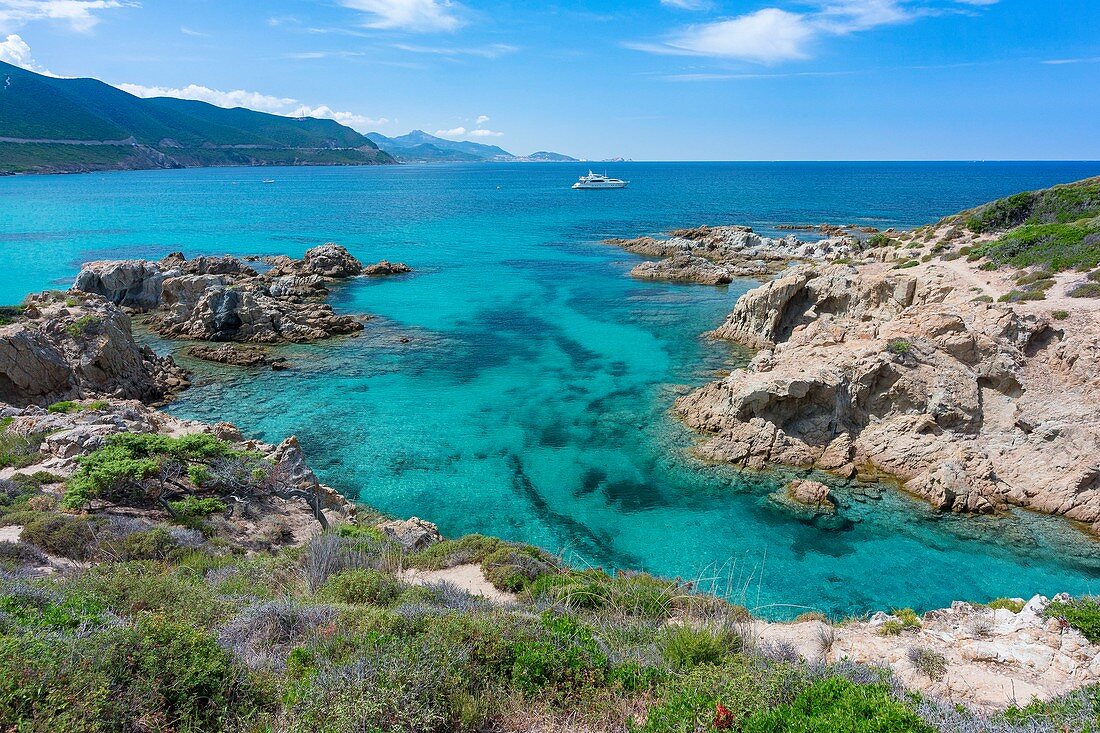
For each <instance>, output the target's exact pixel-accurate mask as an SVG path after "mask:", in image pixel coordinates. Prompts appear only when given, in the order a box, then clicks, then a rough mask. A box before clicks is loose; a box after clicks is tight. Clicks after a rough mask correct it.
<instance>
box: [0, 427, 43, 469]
mask: <svg viewBox="0 0 1100 733" xmlns="http://www.w3.org/2000/svg"><path fill="white" fill-rule="evenodd" d="M45 439H46V433H44V432H37V433H31V434H29V435H21V434H19V433H16V432H12V431H11V430H10V429H8V428H5V429H4V430H3V431H2V432H0V468H24V467H25V466H30V465H33V464H35V463H38V461H39V460H40V459H41V458H42V454H41V453H40V452H39V450H40V448H41V447H42V442H43V441H44V440H45Z"/></svg>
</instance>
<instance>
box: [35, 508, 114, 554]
mask: <svg viewBox="0 0 1100 733" xmlns="http://www.w3.org/2000/svg"><path fill="white" fill-rule="evenodd" d="M20 537H21V539H22V540H23V541H24V542H30V543H31V544H32V545H37V546H38V547H41V548H42V549H43V550H45V551H46V552H48V553H50V554H51V555H58V556H59V557H66V558H69V559H70V560H87V559H89V558H90V557H91V556H92V555H93V554H94V550H95V547H94V545H95V534H94V533H93V532H92V527H91V523H90V522H89V520H88V519H87V518H85V517H72V516H69V515H67V514H52V513H51V514H44V515H43V514H39V515H38V516H37V517H36V518H35V519H34V521H32V522H30V523H28V524H27V525H26V526H25V527H24V528H23V534H22V535H21V536H20Z"/></svg>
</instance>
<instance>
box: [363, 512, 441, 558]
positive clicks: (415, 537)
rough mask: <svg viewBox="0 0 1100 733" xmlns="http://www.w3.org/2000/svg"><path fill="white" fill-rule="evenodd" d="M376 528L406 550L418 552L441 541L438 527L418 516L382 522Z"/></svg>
mask: <svg viewBox="0 0 1100 733" xmlns="http://www.w3.org/2000/svg"><path fill="white" fill-rule="evenodd" d="M378 529H380V530H382V532H383V533H384V534H386V535H387V536H388V537H391V538H392V539H393V540H394V541H396V542H397V544H399V545H401V547H402V549H404V550H405V551H406V552H419V551H420V550H423V549H424V548H426V547H430V546H431V545H434V544H436V543H437V542H442V541H443V535H441V534H440V533H439V527H437V526H435V525H434V524H432V523H431V522H427V521H425V520H423V519H420V518H419V517H412V518H411V519H406V520H400V519H398V520H394V521H391V522H383V523H382V524H380V525H378Z"/></svg>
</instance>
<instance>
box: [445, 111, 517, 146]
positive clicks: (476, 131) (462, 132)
mask: <svg viewBox="0 0 1100 733" xmlns="http://www.w3.org/2000/svg"><path fill="white" fill-rule="evenodd" d="M488 121H489V118H488V117H487V116H485V115H481V116H480V117H478V118H477V124H478V126H477V127H475V128H466V127H462V126H459V127H452V128H451V129H450V130H436V131H435V136H436V137H445V138H449V139H452V140H456V139H457V140H461V139H464V138H465V139H467V140H469V139H470V138H479V137H504V133H503V132H497V131H496V130H486V129H485V128H483V127H481V125H483V124H485V123H486V122H488Z"/></svg>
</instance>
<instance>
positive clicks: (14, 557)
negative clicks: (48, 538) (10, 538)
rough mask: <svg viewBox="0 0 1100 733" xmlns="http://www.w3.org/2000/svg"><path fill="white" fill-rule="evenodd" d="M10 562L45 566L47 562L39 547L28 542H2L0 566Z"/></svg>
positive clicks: (0, 545) (0, 543) (0, 544)
mask: <svg viewBox="0 0 1100 733" xmlns="http://www.w3.org/2000/svg"><path fill="white" fill-rule="evenodd" d="M8 562H10V563H17V564H33V565H45V564H46V562H47V560H46V556H45V555H43V554H42V552H41V551H40V550H39V549H38V548H37V547H34V546H33V545H28V544H27V543H26V542H7V541H4V542H0V564H2V563H8Z"/></svg>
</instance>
